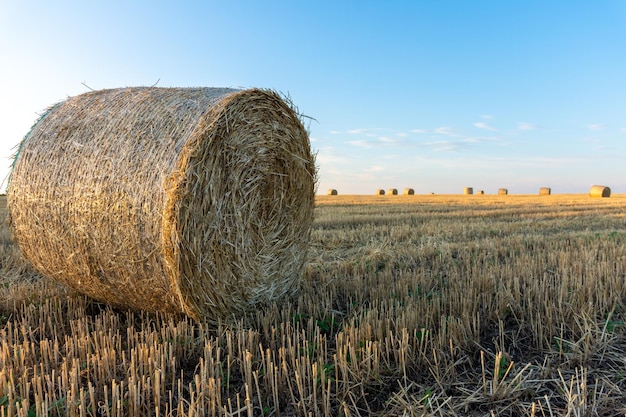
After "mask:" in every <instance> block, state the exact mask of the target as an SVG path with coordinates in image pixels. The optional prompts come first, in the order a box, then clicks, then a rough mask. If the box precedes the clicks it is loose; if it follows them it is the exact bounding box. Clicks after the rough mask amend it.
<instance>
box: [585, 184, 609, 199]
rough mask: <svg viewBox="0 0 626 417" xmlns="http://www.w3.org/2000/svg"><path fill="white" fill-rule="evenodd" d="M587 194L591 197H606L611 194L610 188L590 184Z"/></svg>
mask: <svg viewBox="0 0 626 417" xmlns="http://www.w3.org/2000/svg"><path fill="white" fill-rule="evenodd" d="M589 196H590V197H593V198H608V197H610V196H611V189H610V188H609V187H606V186H604V185H592V186H591V189H590V190H589Z"/></svg>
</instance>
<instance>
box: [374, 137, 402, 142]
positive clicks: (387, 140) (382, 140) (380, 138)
mask: <svg viewBox="0 0 626 417" xmlns="http://www.w3.org/2000/svg"><path fill="white" fill-rule="evenodd" d="M378 140H379V141H381V142H383V143H396V142H397V141H396V140H395V139H391V138H389V137H387V136H381V137H379V138H378Z"/></svg>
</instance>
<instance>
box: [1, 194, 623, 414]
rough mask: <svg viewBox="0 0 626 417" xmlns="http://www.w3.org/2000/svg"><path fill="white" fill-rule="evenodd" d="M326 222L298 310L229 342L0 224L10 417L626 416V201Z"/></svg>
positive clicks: (503, 201) (419, 199)
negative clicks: (88, 286)
mask: <svg viewBox="0 0 626 417" xmlns="http://www.w3.org/2000/svg"><path fill="white" fill-rule="evenodd" d="M0 203H1V210H2V212H3V213H5V212H6V209H5V205H6V202H5V201H4V197H3V200H2V201H1V202H0ZM315 210H316V212H315V224H314V228H313V231H312V245H311V248H310V250H309V254H308V261H307V265H306V271H305V275H304V277H303V281H302V285H301V289H300V292H299V294H298V296H297V297H295V298H293V299H290V300H287V301H286V302H285V303H284V304H282V305H279V306H277V305H269V306H264V307H263V308H260V309H259V310H258V311H257V312H256V314H254V315H251V316H249V317H245V318H240V319H237V320H235V319H232V320H226V321H225V322H224V323H222V324H221V325H220V326H218V327H217V328H216V327H210V326H209V325H208V324H206V323H196V322H194V321H192V320H190V319H188V318H185V317H179V316H168V315H162V314H149V313H144V312H138V311H135V312H131V311H124V310H119V309H116V308H113V307H110V306H107V305H104V304H101V303H98V302H96V301H94V300H91V299H88V298H86V297H84V296H81V295H79V294H75V293H73V292H71V291H69V290H66V289H64V288H63V287H61V286H59V285H57V284H55V283H54V282H50V281H49V280H47V279H45V278H42V277H40V276H39V275H37V274H36V273H35V271H33V270H32V268H30V267H29V266H28V265H27V264H26V263H25V262H24V261H23V260H22V259H21V257H20V253H19V249H18V248H17V247H16V246H15V245H14V244H13V243H12V241H11V239H10V233H9V230H8V228H7V226H6V225H4V226H3V228H2V229H1V230H0V243H1V245H0V263H1V264H0V272H1V275H0V283H1V284H2V285H0V416H34V415H49V416H65V415H70V416H107V417H108V416H144V415H159V416H169V415H172V416H173V415H176V416H202V415H209V416H267V417H269V416H309V415H313V416H318V415H319V416H346V417H347V416H431V415H432V416H492V415H497V416H526V415H527V416H617V415H622V416H623V415H625V414H626V332H625V325H624V316H625V314H626V311H625V302H626V196H625V195H613V196H611V197H610V198H604V199H592V198H590V197H588V196H587V195H551V196H523V195H506V196H495V195H414V196H403V195H399V196H344V195H338V196H319V197H317V202H316V209H315Z"/></svg>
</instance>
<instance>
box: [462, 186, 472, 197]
mask: <svg viewBox="0 0 626 417" xmlns="http://www.w3.org/2000/svg"><path fill="white" fill-rule="evenodd" d="M463 194H465V195H471V194H474V189H473V188H472V187H465V188H463Z"/></svg>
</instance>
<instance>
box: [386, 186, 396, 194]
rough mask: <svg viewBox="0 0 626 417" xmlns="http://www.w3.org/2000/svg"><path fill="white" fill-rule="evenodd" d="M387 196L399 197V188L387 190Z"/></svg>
mask: <svg viewBox="0 0 626 417" xmlns="http://www.w3.org/2000/svg"><path fill="white" fill-rule="evenodd" d="M387 194H389V195H398V189H397V188H390V189H389V190H387Z"/></svg>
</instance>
